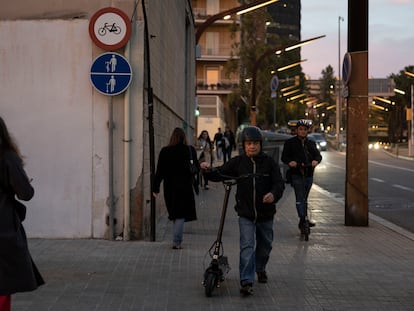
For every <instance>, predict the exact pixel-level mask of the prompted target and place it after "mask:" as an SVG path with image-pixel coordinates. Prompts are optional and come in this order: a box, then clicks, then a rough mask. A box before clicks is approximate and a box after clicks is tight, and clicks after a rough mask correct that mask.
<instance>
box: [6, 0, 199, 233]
mask: <svg viewBox="0 0 414 311" xmlns="http://www.w3.org/2000/svg"><path fill="white" fill-rule="evenodd" d="M107 2H108V1H94V2H93V6H92V8H86V7H83V6H82V5H81V3H80V2H79V1H71V2H60V4H59V6H61V10H60V11H59V10H58V11H56V9H57V8H56V7H53V8H52V7H51V9H50V11H47V10H48V7H47V3H46V1H44V0H42V1H39V3H38V4H39V5H43V9H42V10H38V9H37V10H27V12H25V13H24V14H29V12H33V14H35V13H36V14H35V15H39V14H40V16H52V17H51V18H53V19H37V18H36V17H33V19H32V18H30V17H27V16H21V18H22V19H20V20H19V19H18V18H19V14H18V13H16V12H19V10H17V8H18V7H19V5H20V4H22V3H23V1H22V0H16V2H15V3H13V4H11V5H12V6H14V8H15V9H16V10H12V9H10V8H9V9H8V12H9V13H8V14H9V15H7V14H3V13H2V14H0V19H2V20H0V37H1V38H2V40H1V41H0V68H1V70H0V94H1V97H0V115H2V117H4V119H5V120H6V123H7V124H8V126H9V128H10V131H11V132H12V134H13V135H14V136H15V138H16V139H17V142H18V144H19V146H20V148H21V151H22V153H23V154H24V155H25V156H26V158H25V160H26V170H27V172H28V174H29V175H30V177H31V178H33V179H34V180H33V186H34V188H35V191H36V194H35V197H34V199H32V200H31V201H30V202H27V207H28V216H27V219H26V221H25V228H26V230H27V233H28V235H29V236H30V237H46V238H87V237H94V238H111V237H110V236H109V232H110V231H111V230H110V227H109V226H108V223H107V220H108V219H107V218H108V215H109V207H108V203H109V202H108V197H109V195H110V194H109V188H110V187H109V183H110V176H113V191H114V204H113V218H115V219H116V224H115V226H114V228H113V229H114V234H115V235H116V236H118V235H121V234H122V233H124V229H125V228H126V227H128V228H129V229H128V230H130V231H129V233H130V235H131V238H147V237H148V235H149V229H150V228H149V216H150V215H149V201H150V195H151V193H150V178H149V176H150V166H149V160H150V158H149V146H148V141H149V137H148V120H147V117H148V108H147V102H146V98H147V97H146V96H147V93H146V86H147V83H146V82H145V81H144V79H145V75H146V66H145V60H144V22H143V19H142V11H141V3H139V6H138V7H137V15H136V16H135V18H134V21H133V23H132V25H133V31H132V35H131V39H130V41H129V44H128V46H127V47H125V48H122V49H121V50H119V51H116V52H118V53H120V54H123V55H124V56H125V57H126V58H127V59H129V62H130V64H131V67H132V73H133V76H132V82H131V84H130V86H129V88H128V90H127V91H126V92H125V93H123V94H120V95H117V96H113V97H109V96H105V95H103V94H101V93H99V92H98V91H96V90H95V89H94V88H93V86H92V84H91V82H90V67H91V65H92V63H93V61H94V59H95V58H96V57H98V56H99V55H101V54H102V53H104V52H106V51H103V50H101V49H100V48H98V47H96V46H95V45H94V44H93V42H92V41H91V39H90V37H89V33H88V27H89V18H90V16H91V15H92V14H93V13H94V12H95V11H96V10H98V9H100V8H102V7H105V6H110V4H111V3H107ZM109 2H111V1H109ZM88 3H89V2H88ZM91 4H92V2H91ZM100 4H101V5H100ZM133 4H134V2H133V1H124V2H122V5H124V6H125V7H126V8H127V10H126V11H125V10H124V11H125V12H126V13H127V14H128V15H129V16H132V12H133V6H132V5H133ZM33 5H34V4H32V6H33ZM146 6H147V14H148V20H149V32H150V35H151V39H150V56H151V64H150V65H151V83H152V86H153V90H154V130H155V144H156V146H155V154H156V159H155V160H157V157H158V152H159V150H160V148H161V147H162V146H164V145H165V144H166V143H167V142H168V139H169V136H170V134H171V131H172V130H173V128H174V127H176V126H182V127H184V128H186V130H187V133H189V137H192V135H193V133H192V129H193V128H194V104H195V102H194V98H195V95H194V93H195V86H194V85H195V83H194V73H195V56H194V52H195V51H194V24H193V19H192V15H191V7H190V6H189V2H188V1H186V0H175V1H168V2H167V3H166V2H164V1H162V0H152V1H147V2H146ZM121 9H122V8H121ZM85 10H86V11H85ZM68 12H69V13H70V14H69V13H68ZM71 12H72V13H71ZM77 12H80V13H79V14H75V13H77ZM21 14H23V12H22V13H21ZM62 14H63V15H64V16H66V17H65V18H66V19H63V18H62V19H60V18H59V15H62ZM68 14H69V15H68ZM6 15H7V16H10V17H11V18H7V16H6ZM63 15H62V16H63ZM67 16H69V17H67ZM70 16H72V18H71V17H70ZM73 16H76V17H77V18H73ZM12 19H15V20H12ZM111 106H112V108H113V121H114V126H113V140H112V142H113V149H112V152H113V162H112V163H113V170H112V171H110V157H109V145H110V144H109V142H110V137H109V135H108V134H109V130H108V118H109V107H111ZM128 111H129V114H128V113H127V112H128ZM128 120H129V122H130V126H129V127H128V126H127V124H128ZM127 128H128V129H129V130H130V138H129V139H125V132H126V129H127ZM128 149H129V150H130V153H129V155H130V157H129V158H128V156H127V155H128V153H127V150H128ZM126 180H128V181H129V184H130V185H129V186H128V187H126V186H125V185H126V184H127V182H126ZM126 188H127V189H126ZM126 202H129V203H130V211H128V210H127V209H126V208H127V206H128V204H125V203H126ZM165 212H166V211H165V207H164V204H163V200H162V199H161V200H158V202H157V218H159V217H161V216H162V215H163V214H165ZM128 219H129V223H128V224H126V226H125V220H128Z"/></svg>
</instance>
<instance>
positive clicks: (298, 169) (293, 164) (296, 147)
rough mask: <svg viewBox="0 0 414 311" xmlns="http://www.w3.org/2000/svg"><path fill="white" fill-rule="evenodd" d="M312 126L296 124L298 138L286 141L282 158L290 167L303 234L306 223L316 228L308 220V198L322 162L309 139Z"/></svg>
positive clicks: (291, 182)
mask: <svg viewBox="0 0 414 311" xmlns="http://www.w3.org/2000/svg"><path fill="white" fill-rule="evenodd" d="M311 125H312V124H311V122H310V121H309V120H299V121H298V122H297V123H296V136H294V137H292V138H290V139H288V140H286V141H285V143H284V146H283V151H282V157H281V160H282V162H283V163H285V164H287V165H288V166H289V173H288V175H290V176H291V178H289V179H291V180H290V181H289V182H290V184H291V185H292V187H293V189H294V191H295V197H296V211H297V213H298V217H299V224H298V227H299V229H300V230H301V232H303V230H304V224H305V222H306V221H307V222H308V224H309V226H310V227H313V226H315V223H314V222H312V221H310V220H309V219H308V196H309V192H310V189H311V187H312V184H313V173H314V171H315V167H316V166H317V165H318V164H319V163H320V162H321V161H322V156H321V154H320V152H319V150H318V148H317V147H316V143H315V142H314V141H312V140H310V139H308V138H307V136H308V131H309V128H310V127H311Z"/></svg>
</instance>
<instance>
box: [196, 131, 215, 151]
mask: <svg viewBox="0 0 414 311" xmlns="http://www.w3.org/2000/svg"><path fill="white" fill-rule="evenodd" d="M204 133H207V138H206V142H207V143H208V144H209V145H210V148H211V147H212V145H213V144H212V143H211V139H210V135H209V134H208V131H206V130H203V131H201V133H200V136H198V139H204V138H203V134H204Z"/></svg>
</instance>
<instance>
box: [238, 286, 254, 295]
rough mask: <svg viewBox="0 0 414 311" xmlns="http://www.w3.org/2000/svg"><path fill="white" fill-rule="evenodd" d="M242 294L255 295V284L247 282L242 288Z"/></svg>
mask: <svg viewBox="0 0 414 311" xmlns="http://www.w3.org/2000/svg"><path fill="white" fill-rule="evenodd" d="M240 294H242V295H243V296H250V295H253V284H250V283H249V284H245V285H243V287H242V288H240Z"/></svg>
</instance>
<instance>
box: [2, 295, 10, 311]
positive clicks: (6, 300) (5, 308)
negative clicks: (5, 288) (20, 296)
mask: <svg viewBox="0 0 414 311" xmlns="http://www.w3.org/2000/svg"><path fill="white" fill-rule="evenodd" d="M0 311H11V296H0Z"/></svg>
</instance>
